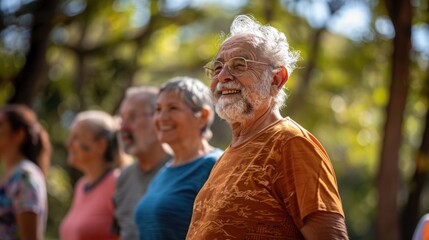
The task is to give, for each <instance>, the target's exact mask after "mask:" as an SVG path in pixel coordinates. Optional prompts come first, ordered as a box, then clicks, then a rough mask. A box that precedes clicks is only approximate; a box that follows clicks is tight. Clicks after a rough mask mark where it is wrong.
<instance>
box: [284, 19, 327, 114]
mask: <svg viewBox="0 0 429 240" xmlns="http://www.w3.org/2000/svg"><path fill="white" fill-rule="evenodd" d="M325 30H326V29H325V28H324V27H323V28H319V29H316V30H315V31H314V33H313V37H312V38H311V46H310V51H309V56H308V58H307V59H308V61H307V63H306V64H305V72H304V74H303V76H302V78H301V79H300V81H299V82H298V87H297V89H296V90H295V91H294V92H293V93H292V95H291V99H290V101H289V104H288V105H287V114H288V115H289V116H293V115H294V114H295V113H296V112H297V110H298V109H299V107H300V105H301V103H302V100H303V99H305V94H306V91H307V89H308V86H309V85H310V81H311V73H312V72H313V70H314V69H315V68H316V63H317V60H318V58H319V53H320V44H321V42H322V37H323V33H324V32H325Z"/></svg>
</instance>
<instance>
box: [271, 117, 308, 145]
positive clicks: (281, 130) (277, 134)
mask: <svg viewBox="0 0 429 240" xmlns="http://www.w3.org/2000/svg"><path fill="white" fill-rule="evenodd" d="M267 133H269V134H270V136H272V137H273V138H279V139H281V140H282V141H287V140H290V139H292V138H294V137H304V138H307V137H309V132H308V131H307V130H306V129H305V128H303V127H302V126H301V125H299V124H298V123H297V122H295V121H294V120H292V119H291V118H290V117H286V118H283V119H281V120H280V121H279V122H277V124H275V125H274V126H273V127H272V128H269V129H267Z"/></svg>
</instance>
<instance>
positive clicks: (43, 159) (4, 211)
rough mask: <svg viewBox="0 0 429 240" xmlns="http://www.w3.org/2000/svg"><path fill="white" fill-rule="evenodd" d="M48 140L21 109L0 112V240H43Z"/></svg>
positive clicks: (33, 116) (30, 115) (28, 111)
mask: <svg viewBox="0 0 429 240" xmlns="http://www.w3.org/2000/svg"><path fill="white" fill-rule="evenodd" d="M50 157H51V144H50V142H49V137H48V134H47V133H46V131H45V130H44V129H43V127H42V126H41V125H40V123H39V122H38V120H37V116H36V114H35V113H34V112H33V111H32V110H31V109H29V108H28V107H26V106H24V105H6V106H3V107H1V108H0V161H1V163H2V166H3V174H2V177H1V182H0V239H2V240H9V239H21V240H22V239H31V240H33V239H36V240H39V239H43V238H44V232H45V227H46V219H47V193H46V181H45V176H46V174H47V171H48V168H49V164H50Z"/></svg>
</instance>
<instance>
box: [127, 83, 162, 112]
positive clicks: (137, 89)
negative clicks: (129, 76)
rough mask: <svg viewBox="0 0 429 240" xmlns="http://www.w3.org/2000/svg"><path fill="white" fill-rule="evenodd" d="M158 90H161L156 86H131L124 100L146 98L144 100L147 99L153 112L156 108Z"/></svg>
mask: <svg viewBox="0 0 429 240" xmlns="http://www.w3.org/2000/svg"><path fill="white" fill-rule="evenodd" d="M158 92H159V89H158V88H157V87H154V86H133V87H129V88H128V89H127V91H126V92H125V98H124V100H123V102H125V101H127V100H129V99H134V98H140V99H144V100H147V102H148V103H149V106H150V108H151V111H152V112H153V111H154V110H155V105H156V96H157V95H158Z"/></svg>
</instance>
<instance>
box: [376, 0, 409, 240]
mask: <svg viewBox="0 0 429 240" xmlns="http://www.w3.org/2000/svg"><path fill="white" fill-rule="evenodd" d="M385 3H386V7H387V10H388V13H389V16H390V18H391V20H392V22H393V26H394V29H395V37H394V39H393V54H392V58H391V61H392V67H391V85H390V97H389V102H388V104H387V108H386V121H385V125H384V137H383V143H382V147H381V154H380V166H379V172H378V179H377V180H378V181H377V190H378V207H377V219H376V239H389V240H398V239H399V236H400V233H399V232H400V229H399V221H398V217H399V216H398V206H397V194H398V182H399V171H398V162H399V149H400V148H401V139H402V123H403V115H404V110H405V105H406V102H407V96H408V88H409V81H410V78H409V63H410V59H409V54H410V49H411V19H412V11H411V3H410V1H408V0H405V1H402V0H385Z"/></svg>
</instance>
